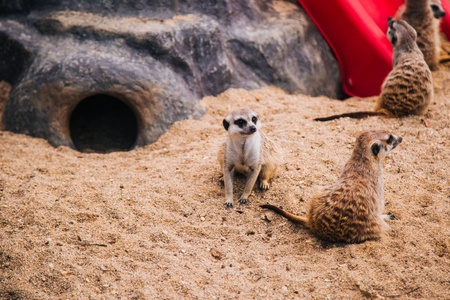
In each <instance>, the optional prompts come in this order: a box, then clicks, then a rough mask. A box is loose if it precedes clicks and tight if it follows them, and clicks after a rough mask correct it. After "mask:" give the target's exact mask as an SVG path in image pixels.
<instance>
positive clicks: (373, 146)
mask: <svg viewBox="0 0 450 300" xmlns="http://www.w3.org/2000/svg"><path fill="white" fill-rule="evenodd" d="M401 142H402V137H401V136H396V135H394V134H392V133H390V132H388V131H386V130H371V131H365V132H363V133H361V134H360V135H359V136H358V137H357V138H356V146H355V149H364V150H363V151H365V152H366V155H367V156H369V157H373V158H374V159H375V160H379V159H382V158H384V157H385V156H386V155H387V154H388V153H389V152H390V151H391V150H392V149H394V148H395V147H397V145H398V144H400V143H401Z"/></svg>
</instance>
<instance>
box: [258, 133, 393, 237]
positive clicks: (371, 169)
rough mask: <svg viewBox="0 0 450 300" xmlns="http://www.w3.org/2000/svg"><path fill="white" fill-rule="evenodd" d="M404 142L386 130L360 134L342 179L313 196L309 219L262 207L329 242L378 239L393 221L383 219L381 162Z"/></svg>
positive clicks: (387, 216)
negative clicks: (387, 222) (298, 224)
mask: <svg viewBox="0 0 450 300" xmlns="http://www.w3.org/2000/svg"><path fill="white" fill-rule="evenodd" d="M401 141H402V138H401V137H397V136H395V135H393V134H390V133H389V132H387V131H385V130H374V131H366V132H363V133H361V134H360V135H359V136H358V137H357V139H356V143H355V147H354V150H353V153H352V155H351V157H350V159H349V160H348V161H347V163H346V164H345V166H344V168H343V171H342V173H341V176H340V178H339V179H338V181H336V182H335V183H334V184H332V185H330V186H328V187H325V188H322V189H321V190H320V191H319V192H317V193H316V194H315V195H314V197H313V198H312V200H311V202H310V205H309V207H308V210H307V214H306V217H300V216H296V215H293V214H291V213H288V212H286V211H284V210H282V209H280V208H277V207H275V206H272V205H262V207H263V208H268V209H271V210H273V211H275V212H277V213H279V214H281V215H283V216H284V217H286V218H288V219H289V220H291V221H293V222H295V223H300V224H304V225H305V226H306V227H308V228H309V229H310V230H311V231H312V232H313V233H315V234H316V235H317V236H319V237H320V238H322V239H324V240H327V241H333V242H347V243H359V242H363V241H365V240H370V239H378V238H380V237H381V235H382V233H383V232H384V231H385V230H386V229H387V228H388V225H387V224H386V222H385V221H384V220H385V219H387V218H391V216H389V215H383V210H384V189H383V174H382V160H383V158H384V157H385V156H386V155H387V154H388V153H389V151H390V150H392V149H394V148H395V147H396V146H397V145H398V144H399V143H401ZM376 149H378V150H379V151H378V152H377V151H376Z"/></svg>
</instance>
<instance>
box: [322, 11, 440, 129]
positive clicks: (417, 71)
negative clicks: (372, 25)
mask: <svg viewBox="0 0 450 300" xmlns="http://www.w3.org/2000/svg"><path fill="white" fill-rule="evenodd" d="M387 36H388V38H389V40H390V41H391V44H392V47H393V50H394V51H393V59H392V60H393V69H392V71H391V72H390V73H389V74H388V76H387V77H386V79H385V80H384V82H383V85H382V86H381V94H380V96H379V97H378V99H377V102H376V104H375V107H374V111H361V112H352V113H345V114H340V115H334V116H330V117H325V118H316V119H314V120H315V121H330V120H335V119H339V118H343V117H350V118H364V117H368V116H383V117H388V118H394V117H397V118H398V117H405V116H408V115H423V114H424V113H425V112H426V110H427V108H428V104H429V103H430V100H431V98H432V97H433V80H432V76H431V71H430V68H429V67H428V65H427V63H426V62H425V60H424V57H423V54H422V52H421V51H420V49H419V47H418V46H417V44H416V38H417V34H416V31H415V30H414V28H412V27H411V26H410V25H409V24H408V23H407V22H406V21H404V20H395V19H393V18H391V17H389V19H388V32H387Z"/></svg>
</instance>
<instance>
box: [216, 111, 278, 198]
mask: <svg viewBox="0 0 450 300" xmlns="http://www.w3.org/2000/svg"><path fill="white" fill-rule="evenodd" d="M261 126H262V124H261V122H260V121H259V119H258V115H257V114H256V113H255V112H254V111H253V110H251V109H249V108H243V109H238V110H235V111H232V112H231V113H230V114H229V115H228V116H227V117H226V118H225V119H224V120H223V127H224V128H225V130H227V131H228V135H227V139H226V141H225V143H224V144H223V145H222V147H221V148H220V149H219V153H218V160H219V163H220V167H221V169H222V170H223V180H224V183H225V198H226V201H225V206H227V207H232V206H233V175H234V172H235V171H236V172H239V173H241V174H244V175H246V176H247V181H246V183H245V188H244V191H243V193H242V195H241V197H240V198H239V203H241V204H245V203H247V199H248V197H249V195H250V193H251V192H252V189H253V186H254V185H255V182H256V179H257V178H258V175H259V179H260V187H261V188H262V189H268V188H269V180H270V179H271V178H272V177H273V176H274V175H275V174H276V172H277V170H278V167H279V165H280V164H281V163H282V155H281V152H280V150H279V148H278V147H277V146H276V145H275V143H274V142H273V141H272V140H271V139H269V138H268V137H267V136H266V135H264V134H263V133H262V132H261V130H260V129H261Z"/></svg>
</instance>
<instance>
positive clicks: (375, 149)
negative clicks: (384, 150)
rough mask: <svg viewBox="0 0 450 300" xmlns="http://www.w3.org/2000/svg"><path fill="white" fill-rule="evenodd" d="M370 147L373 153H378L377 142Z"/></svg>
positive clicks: (379, 146)
mask: <svg viewBox="0 0 450 300" xmlns="http://www.w3.org/2000/svg"><path fill="white" fill-rule="evenodd" d="M371 148H372V153H373V155H375V156H377V155H378V153H380V149H381V145H380V144H378V143H374V144H373V145H372V147H371Z"/></svg>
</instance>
